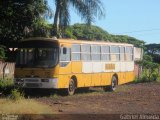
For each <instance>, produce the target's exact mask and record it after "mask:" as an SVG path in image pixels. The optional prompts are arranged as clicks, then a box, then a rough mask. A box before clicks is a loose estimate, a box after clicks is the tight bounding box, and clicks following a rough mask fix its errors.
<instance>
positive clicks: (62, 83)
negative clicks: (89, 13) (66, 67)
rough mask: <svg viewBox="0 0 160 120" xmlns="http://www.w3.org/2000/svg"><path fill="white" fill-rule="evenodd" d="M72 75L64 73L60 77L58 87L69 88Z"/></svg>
mask: <svg viewBox="0 0 160 120" xmlns="http://www.w3.org/2000/svg"><path fill="white" fill-rule="evenodd" d="M69 80H70V75H68V74H63V75H59V77H58V88H68V85H69Z"/></svg>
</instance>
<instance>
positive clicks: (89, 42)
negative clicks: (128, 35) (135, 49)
mask: <svg viewBox="0 0 160 120" xmlns="http://www.w3.org/2000/svg"><path fill="white" fill-rule="evenodd" d="M32 40H34V41H36V40H37V41H38V40H41V41H51V42H52V41H53V42H57V43H70V44H96V45H97V44H98V45H122V46H133V44H128V43H118V42H117V43H116V42H110V41H89V40H74V39H69V38H68V39H67V38H63V39H62V38H60V39H57V38H56V37H52V38H47V37H31V38H27V39H23V40H22V42H23V41H32Z"/></svg>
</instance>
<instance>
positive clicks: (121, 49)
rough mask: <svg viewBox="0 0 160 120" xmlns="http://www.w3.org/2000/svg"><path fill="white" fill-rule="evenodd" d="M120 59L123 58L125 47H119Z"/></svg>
mask: <svg viewBox="0 0 160 120" xmlns="http://www.w3.org/2000/svg"><path fill="white" fill-rule="evenodd" d="M120 59H121V61H124V60H125V47H120Z"/></svg>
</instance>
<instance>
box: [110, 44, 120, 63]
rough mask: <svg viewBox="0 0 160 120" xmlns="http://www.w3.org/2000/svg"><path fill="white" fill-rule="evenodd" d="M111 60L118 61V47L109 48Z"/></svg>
mask: <svg viewBox="0 0 160 120" xmlns="http://www.w3.org/2000/svg"><path fill="white" fill-rule="evenodd" d="M111 60H112V61H119V60H120V49H119V46H111Z"/></svg>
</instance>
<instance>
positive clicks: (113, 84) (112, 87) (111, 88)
mask: <svg viewBox="0 0 160 120" xmlns="http://www.w3.org/2000/svg"><path fill="white" fill-rule="evenodd" d="M117 86H118V79H117V77H116V76H113V77H112V81H111V85H109V86H105V87H103V90H104V91H115V90H116V88H117Z"/></svg>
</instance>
